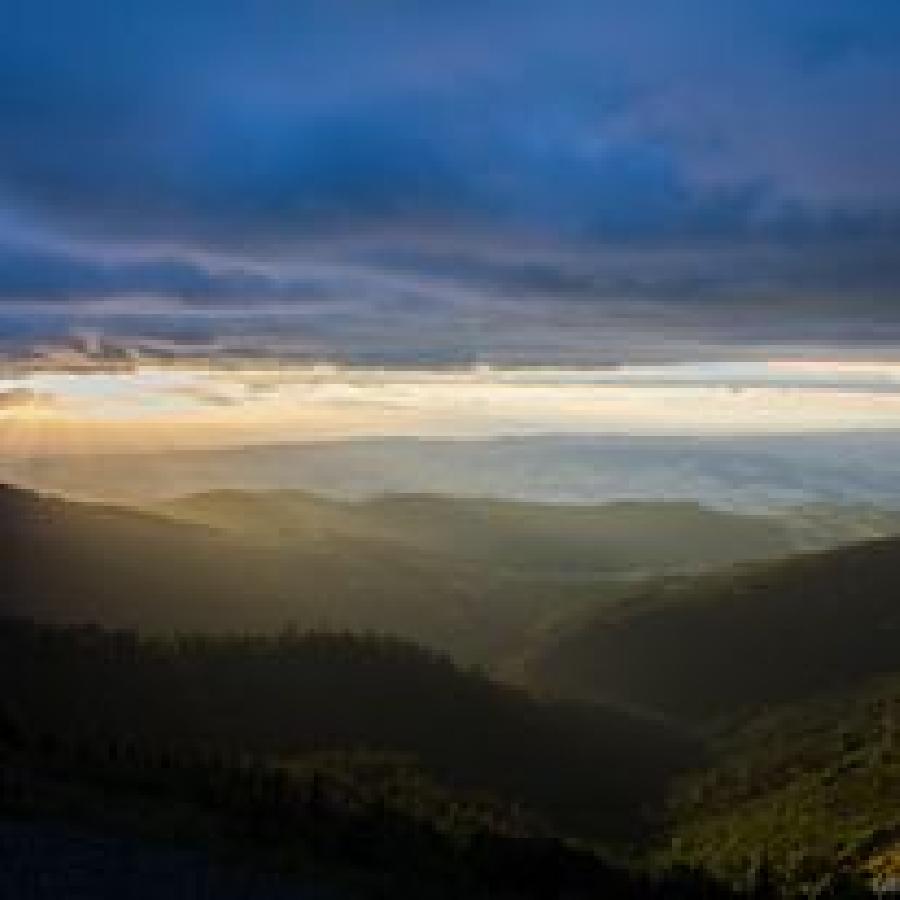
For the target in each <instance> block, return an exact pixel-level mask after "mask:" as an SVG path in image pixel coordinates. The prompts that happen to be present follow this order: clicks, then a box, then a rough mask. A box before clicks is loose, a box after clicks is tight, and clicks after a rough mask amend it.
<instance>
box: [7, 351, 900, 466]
mask: <svg viewBox="0 0 900 900" xmlns="http://www.w3.org/2000/svg"><path fill="white" fill-rule="evenodd" d="M873 428H877V429H900V366H898V365H895V364H888V363H877V362H873V363H866V362H859V363H857V362H853V363H846V362H840V361H838V362H833V363H829V362H818V361H805V360H799V361H793V360H781V361H771V362H758V363H748V362H740V363H706V364H700V363H698V364H683V365H678V366H657V367H643V368H641V367H630V368H629V367H624V368H620V369H595V370H586V369H562V368H552V369H551V368H545V369H539V368H534V369H492V368H490V367H485V366H482V367H475V368H473V369H465V370H439V369H435V370H421V371H410V370H399V369H398V370H376V369H361V368H356V369H352V368H351V369H342V368H339V367H335V366H280V367H274V366H268V367H266V366H263V365H261V364H258V365H257V366H255V367H254V366H251V365H243V366H240V367H234V368H224V367H218V368H217V367H214V366H211V365H206V366H202V365H199V364H191V365H183V366H175V365H169V366H154V365H134V366H129V367H118V368H116V367H96V368H94V369H82V370H78V371H75V370H72V369H62V370H60V369H52V368H49V369H47V368H45V369H37V368H35V369H32V370H28V371H23V370H9V371H7V372H6V373H5V375H2V376H0V453H2V454H4V455H6V456H7V457H11V458H20V457H22V456H42V455H51V454H85V453H99V452H139V451H146V450H154V451H158V450H163V449H167V448H172V449H176V448H189V447H215V446H229V445H241V444H268V443H272V444H275V443H291V442H302V441H315V440H336V439H342V438H358V437H391V436H408V437H459V438H477V437H493V436H500V435H511V434H534V433H551V432H555V433H592V434H644V435H649V434H659V435H674V434H697V435H705V434H764V433H775V432H811V431H842V430H856V429H873Z"/></svg>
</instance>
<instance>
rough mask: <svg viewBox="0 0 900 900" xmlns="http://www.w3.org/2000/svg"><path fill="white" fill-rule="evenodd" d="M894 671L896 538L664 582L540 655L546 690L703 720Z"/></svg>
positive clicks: (532, 666)
mask: <svg viewBox="0 0 900 900" xmlns="http://www.w3.org/2000/svg"><path fill="white" fill-rule="evenodd" d="M898 668H900V539H897V538H885V539H881V540H877V541H870V542H864V543H860V544H855V545H851V546H846V547H840V548H837V549H833V550H829V551H826V552H822V553H815V554H807V555H802V556H798V557H795V558H791V559H786V560H779V561H774V562H766V563H754V564H746V565H742V566H737V567H734V568H731V569H728V570H725V571H723V572H717V573H714V574H708V575H700V576H691V577H684V578H671V579H663V580H660V581H656V582H653V583H651V584H649V585H646V586H644V587H643V588H642V589H640V590H639V591H638V592H637V593H635V594H634V595H633V596H631V597H629V598H628V599H627V600H625V601H623V602H621V603H619V604H616V605H615V606H614V607H604V608H601V609H598V610H597V611H596V612H595V613H594V614H592V615H589V616H587V617H586V618H583V619H581V620H579V621H577V622H574V623H572V624H571V625H570V627H568V628H567V629H564V630H563V631H562V633H560V634H558V635H557V636H556V638H555V639H554V640H552V641H551V642H550V643H549V645H548V646H545V647H544V648H542V649H541V650H539V651H538V652H537V653H536V654H535V656H534V658H533V659H532V660H531V661H530V663H529V678H530V679H531V681H532V682H533V683H535V684H538V685H541V686H542V687H544V688H545V689H551V690H554V691H557V692H560V693H564V694H570V695H577V696H589V697H593V698H595V699H600V698H602V699H604V700H607V701H613V702H617V703H623V704H628V705H634V706H637V707H641V708H645V709H653V710H657V711H658V712H661V713H664V714H666V715H669V716H673V717H676V718H685V719H688V720H694V721H697V720H701V721H702V720H708V719H710V718H715V717H721V716H728V715H732V714H734V713H736V712H739V711H741V710H743V709H746V708H752V707H758V706H760V705H766V704H776V703H782V702H787V701H793V700H800V699H803V698H804V697H808V696H812V695H814V694H817V693H820V692H825V691H829V690H833V689H840V690H843V689H847V688H850V687H852V686H853V685H854V684H856V683H859V682H862V681H864V680H865V679H866V678H868V677H870V676H873V675H878V674H881V673H888V672H891V671H896V670H897V669H898Z"/></svg>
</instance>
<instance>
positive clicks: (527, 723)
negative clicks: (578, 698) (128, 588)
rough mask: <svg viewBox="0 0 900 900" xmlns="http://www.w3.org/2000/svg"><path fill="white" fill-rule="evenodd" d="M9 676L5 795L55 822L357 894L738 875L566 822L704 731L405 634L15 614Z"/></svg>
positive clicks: (635, 893) (695, 885) (629, 802)
mask: <svg viewBox="0 0 900 900" xmlns="http://www.w3.org/2000/svg"><path fill="white" fill-rule="evenodd" d="M0 684H2V685H3V690H2V704H0V814H5V815H6V816H8V817H9V816H15V817H24V818H26V819H28V820H30V821H32V822H36V823H37V826H36V827H37V829H38V837H39V838H40V837H41V836H42V834H43V833H44V830H45V829H47V828H52V827H54V826H52V824H51V823H54V822H68V823H70V825H74V826H78V827H80V828H82V829H87V830H88V831H90V832H95V833H97V834H100V835H102V834H104V833H106V834H109V833H112V834H117V835H123V836H127V835H133V836H134V837H135V838H137V839H140V840H145V841H152V842H159V841H164V842H167V843H172V842H175V843H176V844H178V843H181V844H183V845H185V846H194V847H199V848H200V849H201V850H203V851H204V852H208V853H211V854H213V856H214V857H216V856H223V855H224V857H225V858H227V859H229V860H230V861H231V862H234V861H236V860H243V861H244V863H245V864H246V865H248V866H251V867H254V866H264V867H269V868H272V869H274V870H278V871H283V872H285V873H287V874H290V873H294V874H296V875H299V876H302V877H303V878H304V879H305V881H306V883H307V884H313V885H328V886H336V887H338V888H339V889H340V890H339V892H338V896H349V897H385V896H391V897H405V896H410V897H417V898H419V897H446V898H460V900H461V898H463V897H465V898H478V897H484V898H489V897H490V898H495V897H496V898H518V897H522V898H531V897H533V898H535V900H538V898H555V897H560V898H562V897H567V898H571V900H575V898H588V897H597V896H610V897H616V898H620V897H621V898H635V900H638V898H651V897H660V896H664V897H667V898H668V897H679V896H683V897H695V896H704V897H710V898H716V897H727V896H732V893H731V891H730V890H728V889H725V888H723V887H720V886H717V885H715V884H713V883H712V882H711V881H710V880H709V879H707V878H706V877H705V876H703V875H701V874H699V873H695V872H689V871H683V872H673V873H669V874H665V873H663V874H659V875H654V876H652V877H651V876H647V875H637V874H633V873H628V872H626V871H625V870H623V869H619V868H616V867H614V866H612V865H610V864H608V863H606V862H604V861H603V859H602V858H600V857H599V856H598V855H597V853H596V851H595V850H593V849H591V847H590V846H589V845H588V844H586V843H583V842H576V841H573V840H571V839H569V838H565V837H564V835H565V834H571V833H572V832H578V833H580V834H582V835H587V834H595V835H597V834H619V835H621V834H622V833H623V832H624V833H628V832H629V831H630V830H632V829H633V827H634V825H635V824H636V823H637V822H638V821H639V819H640V807H641V806H642V804H644V803H649V802H654V801H655V802H658V799H659V797H658V793H659V791H660V789H661V788H662V786H663V784H664V783H665V782H666V781H667V780H668V779H669V778H670V776H671V775H672V774H673V773H674V772H675V771H676V770H678V769H680V768H681V767H682V766H683V765H684V763H685V762H686V761H689V760H691V759H692V758H693V756H692V752H691V748H690V747H689V746H688V745H687V744H686V743H685V742H683V741H681V740H679V739H677V738H675V737H673V736H672V734H670V733H669V732H668V731H667V730H666V729H663V728H661V727H660V726H658V725H655V724H650V723H647V722H645V721H641V720H638V719H635V718H632V717H628V716H624V715H622V714H620V713H613V712H610V711H607V710H602V709H599V708H597V707H591V706H585V705H573V704H561V703H551V702H541V701H536V700H534V699H532V698H530V697H528V696H527V695H526V694H524V693H522V692H520V691H517V690H514V689H510V688H505V687H502V686H499V685H496V684H493V683H492V682H490V681H488V680H487V679H485V678H484V677H483V676H481V675H478V674H476V673H472V672H463V671H461V670H459V669H457V668H455V667H454V666H452V665H451V664H450V663H448V662H447V661H445V660H443V659H440V658H437V657H435V656H433V655H431V654H429V653H426V652H424V651H422V650H419V649H418V648H416V647H414V646H412V645H409V644H405V643H402V642H399V641H396V640H392V639H383V638H374V637H371V638H362V637H350V636H340V635H322V634H320V635H305V636H301V635H294V634H285V635H282V636H281V637H278V638H253V637H246V638H231V639H226V638H217V639H213V638H202V637H192V638H191V637H186V638H182V639H173V640H170V641H164V640H161V639H156V640H146V639H144V640H142V639H139V638H137V637H136V636H135V635H134V634H132V633H128V632H107V631H103V630H101V629H98V628H88V627H81V628H77V627H68V628H59V627H50V626H39V625H34V624H32V623H29V622H25V621H18V620H5V621H3V622H2V623H0ZM654 795H657V796H654ZM40 845H41V841H40V840H36V841H35V843H34V844H33V845H32V847H31V851H30V852H40ZM64 845H65V846H64V848H63V849H64V850H65V849H66V847H68V843H67V842H65V841H64ZM125 849H126V851H128V852H131V851H130V850H129V849H128V848H127V847H126V848H125ZM100 852H101V853H103V854H106V857H105V858H106V859H107V863H108V865H109V866H112V867H114V866H117V865H119V863H120V862H121V860H119V857H118V851H117V850H115V848H110V849H109V852H108V853H107V851H106V850H102V851H100ZM21 863H22V860H21V855H19V856H18V857H16V864H17V865H21ZM156 874H159V873H158V872H157V873H156ZM0 883H2V879H0ZM41 883H43V882H42V881H41ZM344 891H346V894H345V893H344ZM36 896H42V895H40V894H37V895H36ZM100 896H103V895H102V894H101V895H100ZM212 896H214V895H212ZM326 896H331V894H330V893H328V894H326Z"/></svg>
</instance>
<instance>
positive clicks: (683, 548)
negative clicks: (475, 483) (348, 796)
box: [0, 488, 900, 664]
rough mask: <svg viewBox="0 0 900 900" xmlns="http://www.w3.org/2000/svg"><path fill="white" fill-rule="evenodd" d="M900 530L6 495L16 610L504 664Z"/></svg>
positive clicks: (834, 523)
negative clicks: (606, 617) (681, 597)
mask: <svg viewBox="0 0 900 900" xmlns="http://www.w3.org/2000/svg"><path fill="white" fill-rule="evenodd" d="M897 518H898V517H897V516H895V514H891V513H882V512H879V511H876V510H870V509H864V510H842V511H836V512H835V513H834V514H833V515H832V514H826V512H825V511H824V510H822V509H814V510H811V509H804V510H800V511H795V512H794V513H792V514H790V515H789V514H786V513H782V514H780V515H779V516H777V517H771V516H770V517H763V516H744V515H738V514H735V513H728V512H724V511H721V510H710V509H705V508H703V507H701V506H698V505H697V504H693V503H620V504H609V505H603V506H593V507H592V506H557V505H547V506H543V505H538V504H522V503H513V502H503V501H479V500H456V499H451V498H442V497H428V496H415V497H388V498H382V499H379V500H372V501H367V502H354V503H349V502H339V501H332V500H327V499H322V498H319V497H315V496H312V495H309V494H305V493H302V492H296V491H291V492H287V491H280V492H257V493H250V492H217V493H209V494H204V495H198V496H195V497H189V498H184V499H181V500H176V501H172V502H169V503H164V504H157V505H155V506H153V507H152V509H145V510H136V509H125V508H119V507H113V506H108V505H107V506H103V505H96V504H86V503H76V502H71V501H66V500H63V499H58V498H53V497H47V496H41V495H38V494H34V493H32V492H29V491H24V490H21V489H14V488H7V489H4V490H2V491H0V538H2V549H0V553H2V555H3V562H4V567H5V579H4V585H3V603H2V608H3V610H5V611H7V612H11V613H16V614H24V615H29V616H34V617H37V618H38V619H43V620H48V621H64V622H85V621H92V622H99V623H102V624H106V625H109V626H114V627H138V628H146V629H151V630H162V631H171V630H173V629H175V630H201V631H220V632H221V631H229V630H235V629H239V630H245V629H251V630H257V631H259V630H262V631H266V630H272V629H278V628H281V627H282V626H283V625H284V624H285V623H288V622H293V623H296V624H297V625H298V626H299V627H303V628H309V627H317V628H332V629H335V628H336V629H352V630H363V631H365V630H375V631H382V632H389V633H394V634H399V635H403V636H406V637H410V638H413V639H416V640H420V641H423V642H425V643H428V644H430V645H431V646H434V647H437V648H439V649H441V650H442V651H449V652H452V653H454V654H456V655H457V656H458V658H461V659H467V660H477V661H480V662H482V663H488V664H493V663H494V662H496V661H497V660H498V659H499V658H500V657H502V656H504V655H505V654H508V653H516V652H518V650H519V649H520V648H521V646H523V645H524V644H525V643H526V636H527V635H528V634H529V633H531V632H533V631H534V630H535V629H543V628H545V627H546V626H547V625H548V623H550V622H552V621H556V620H559V619H560V618H566V617H568V616H569V615H571V614H575V613H576V612H577V611H578V610H579V609H582V608H584V607H585V606H590V605H591V604H594V603H597V602H604V603H606V602H612V601H613V600H615V599H616V598H617V597H619V596H620V595H621V594H622V593H623V592H626V591H627V590H629V589H630V587H629V586H630V584H631V583H632V582H633V581H634V580H635V579H639V578H643V577H646V576H648V575H658V574H660V573H664V572H683V571H695V570H698V569H707V568H709V567H711V566H720V565H723V564H727V563H730V562H733V561H734V560H743V559H758V558H771V557H779V556H784V555H787V554H789V553H792V552H795V551H796V550H798V549H804V548H806V547H808V546H822V545H825V546H827V545H830V544H832V543H835V542H838V541H841V540H842V539H843V540H849V539H853V538H855V537H857V536H859V534H860V533H861V532H870V531H873V530H874V531H876V532H878V531H884V532H889V531H900V522H898V521H897Z"/></svg>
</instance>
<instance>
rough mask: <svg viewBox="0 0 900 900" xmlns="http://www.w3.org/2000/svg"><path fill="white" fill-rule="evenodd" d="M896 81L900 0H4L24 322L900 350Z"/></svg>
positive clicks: (181, 330)
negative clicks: (551, 0) (898, 0)
mask: <svg viewBox="0 0 900 900" xmlns="http://www.w3.org/2000/svg"><path fill="white" fill-rule="evenodd" d="M898 98H900V6H898V4H897V3H896V2H893V0H866V2H858V0H817V2H812V0H810V2H806V0H799V2H791V3H785V2H774V0H771V2H770V0H754V2H740V3H738V2H721V0H678V2H675V0H671V2H669V0H655V2H650V0H647V2H642V0H634V2H628V3H624V2H617V3H613V2H602V0H601V2H578V0H558V2H554V3H547V2H531V0H517V2H501V0H479V2H470V0H458V2H453V3H432V2H421V0H420V2H413V0H393V2H374V3H373V2H363V0H338V2H335V0H331V2H315V0H307V2H280V0H271V2H259V0H256V2H250V0H246V2H228V0H217V2H206V0H177V2H176V0H156V2H154V3H147V2H134V0H118V2H115V3H110V2H98V0H79V2H78V3H72V2H67V0H56V2H54V0H0V111H2V116H0V337H2V339H3V341H4V343H5V346H6V348H7V349H8V350H9V351H10V352H16V351H17V350H18V349H20V348H22V347H28V346H33V345H35V344H42V343H47V342H51V343H52V342H54V341H57V342H58V341H60V340H69V339H70V338H71V336H72V335H73V334H74V335H76V336H81V337H80V338H79V339H80V340H82V341H83V340H84V335H85V334H87V335H91V336H95V335H102V336H103V340H104V342H107V343H104V344H103V346H107V344H108V343H112V344H113V345H120V344H127V345H130V346H134V347H138V348H143V349H145V350H152V351H154V352H160V351H168V350H177V349H178V348H183V347H184V348H188V349H191V348H202V349H203V350H204V352H210V353H216V352H219V353H225V352H247V353H267V354H274V355H279V354H285V355H294V354H300V355H303V356H314V357H324V358H335V359H341V360H352V361H357V362H366V363H388V364H395V363H419V364H422V363H444V362H467V361H470V360H473V359H479V360H492V361H516V362H548V361H554V362H559V361H567V362H589V363H605V362H618V361H628V362H642V361H656V360H672V359H674V360H678V359H699V358H710V357H722V358H738V357H752V356H767V355H768V356H771V355H787V356H801V355H806V356H816V355H819V354H838V355H842V356H864V357H865V356H869V357H875V356H878V357H888V356H895V355H896V353H895V349H894V348H896V347H897V346H898V338H900V253H898V249H900V247H898V243H900V164H898V160H900V116H898V115H897V104H898ZM92 340H93V338H92ZM94 346H95V347H96V346H100V344H98V343H97V342H96V341H94Z"/></svg>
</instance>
